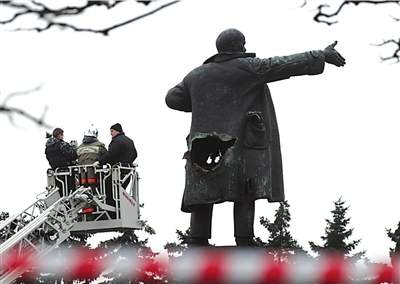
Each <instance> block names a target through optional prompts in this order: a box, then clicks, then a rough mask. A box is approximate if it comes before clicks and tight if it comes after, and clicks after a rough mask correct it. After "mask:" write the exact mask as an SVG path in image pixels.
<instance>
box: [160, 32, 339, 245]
mask: <svg viewBox="0 0 400 284" xmlns="http://www.w3.org/2000/svg"><path fill="white" fill-rule="evenodd" d="M245 43H246V42H245V37H244V35H243V34H242V33H241V32H240V31H238V30H236V29H228V30H225V31H223V32H222V33H221V34H220V35H219V36H218V38H217V40H216V46H217V50H218V53H217V54H216V55H214V56H212V57H211V58H209V59H207V60H206V61H205V62H204V64H203V65H201V66H199V67H197V68H195V69H194V70H193V71H191V72H190V73H189V74H187V76H186V77H185V78H184V79H183V81H182V82H181V83H179V84H178V85H176V86H175V87H173V88H172V89H170V90H169V91H168V94H167V96H166V103H167V105H168V106H169V107H170V108H172V109H175V110H180V111H185V112H192V123H191V128H190V133H189V136H188V138H187V144H188V151H187V152H186V153H185V155H184V158H186V159H187V162H186V167H185V169H186V184H185V191H184V195H183V200H182V208H181V209H182V211H184V212H191V221H190V243H191V244H198V245H207V244H208V239H209V238H211V218H212V210H213V204H216V203H221V202H225V201H232V202H234V234H235V239H236V243H237V245H239V246H252V245H257V243H256V242H255V241H254V239H253V238H254V232H253V226H254V201H255V200H257V199H260V198H265V199H267V200H268V201H269V202H280V201H284V200H285V196H284V190H283V175H282V159H281V151H280V142H279V132H278V125H277V121H276V116H275V110H274V106H273V103H272V99H271V94H270V92H269V89H268V86H267V84H266V83H269V82H273V81H278V80H283V79H288V78H290V77H291V76H299V75H316V74H321V73H322V72H323V70H324V66H325V62H327V63H330V64H334V65H335V66H338V67H339V66H344V64H345V60H344V58H343V57H342V56H341V55H340V54H339V53H338V52H337V51H336V50H335V49H334V46H335V45H336V42H335V43H333V44H331V45H329V46H328V47H327V48H325V49H324V50H316V51H309V52H304V53H299V54H294V55H290V56H279V57H278V56H277V57H272V58H268V59H261V58H257V57H256V55H255V54H254V53H246V49H245Z"/></svg>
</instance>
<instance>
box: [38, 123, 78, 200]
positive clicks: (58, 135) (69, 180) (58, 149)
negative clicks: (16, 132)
mask: <svg viewBox="0 0 400 284" xmlns="http://www.w3.org/2000/svg"><path fill="white" fill-rule="evenodd" d="M63 139H64V130H62V129H61V128H55V129H54V130H53V135H52V136H51V137H50V138H49V139H48V140H47V142H46V150H45V154H46V158H47V160H48V161H49V164H50V167H51V169H52V170H53V171H56V170H57V169H58V172H66V171H69V169H68V167H69V166H72V165H74V164H75V163H76V159H77V158H78V156H77V153H76V146H77V145H78V142H77V141H75V140H73V141H71V143H70V144H69V143H67V142H65V141H64V140H63ZM57 179H63V182H60V181H59V180H57ZM56 186H57V187H58V188H59V190H60V195H61V197H62V196H64V193H65V194H66V195H69V194H70V193H71V192H72V191H74V190H75V189H76V184H75V178H74V176H70V175H65V176H58V177H57V178H56ZM64 191H65V192H64Z"/></svg>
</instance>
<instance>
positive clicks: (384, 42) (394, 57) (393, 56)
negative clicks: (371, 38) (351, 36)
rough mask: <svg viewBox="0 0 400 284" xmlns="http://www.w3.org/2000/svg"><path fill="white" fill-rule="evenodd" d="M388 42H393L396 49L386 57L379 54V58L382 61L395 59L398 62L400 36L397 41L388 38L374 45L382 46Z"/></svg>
mask: <svg viewBox="0 0 400 284" xmlns="http://www.w3.org/2000/svg"><path fill="white" fill-rule="evenodd" d="M390 43H394V44H395V45H396V46H397V49H396V50H395V51H394V52H393V55H392V56H388V57H382V56H381V60H382V61H387V60H392V59H396V60H397V62H400V38H399V40H398V41H396V40H394V39H390V40H385V41H383V42H382V43H380V44H374V45H375V46H384V45H388V44H390Z"/></svg>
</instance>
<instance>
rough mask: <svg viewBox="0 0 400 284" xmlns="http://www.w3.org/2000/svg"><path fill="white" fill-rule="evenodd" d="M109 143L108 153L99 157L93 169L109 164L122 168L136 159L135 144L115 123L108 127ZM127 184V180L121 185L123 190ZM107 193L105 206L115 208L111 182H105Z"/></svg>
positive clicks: (122, 175)
mask: <svg viewBox="0 0 400 284" xmlns="http://www.w3.org/2000/svg"><path fill="white" fill-rule="evenodd" d="M110 134H111V137H112V139H111V142H110V144H109V145H108V152H107V153H105V154H104V155H103V156H101V157H100V158H99V159H98V161H96V162H94V164H93V166H94V167H100V166H101V165H105V164H110V165H112V166H113V165H116V164H118V163H121V164H122V165H123V166H126V165H132V163H133V162H134V161H135V159H136V157H137V151H136V148H135V144H134V143H133V141H132V139H130V138H129V137H128V136H126V135H125V133H124V132H123V130H122V126H121V124H119V123H116V124H114V125H112V126H111V127H110ZM127 173H128V170H122V171H121V177H120V178H121V179H123V178H124V176H125V175H126V174H127ZM128 183H129V179H128V180H127V181H126V182H125V183H124V184H123V185H122V186H123V187H124V188H126V186H127V185H128ZM106 191H107V192H106V193H107V198H106V200H107V204H109V205H113V206H115V200H114V199H113V193H112V184H111V181H110V180H108V181H107V185H106Z"/></svg>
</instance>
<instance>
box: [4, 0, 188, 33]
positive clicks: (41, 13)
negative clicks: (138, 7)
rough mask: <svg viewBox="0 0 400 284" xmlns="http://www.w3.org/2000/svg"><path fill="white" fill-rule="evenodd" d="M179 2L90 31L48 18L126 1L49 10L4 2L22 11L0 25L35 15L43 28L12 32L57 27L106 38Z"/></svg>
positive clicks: (91, 3) (76, 13) (70, 14)
mask: <svg viewBox="0 0 400 284" xmlns="http://www.w3.org/2000/svg"><path fill="white" fill-rule="evenodd" d="M179 1H180V0H174V1H171V2H170V3H167V4H164V5H162V6H160V7H158V8H156V9H154V10H152V11H149V12H147V13H145V14H143V15H140V16H137V17H134V18H132V19H130V20H127V21H124V22H122V23H119V24H115V25H113V26H111V27H108V28H105V29H91V28H81V27H77V26H75V25H72V24H69V23H66V22H56V21H53V20H51V19H50V18H57V17H59V16H76V15H80V14H82V13H84V12H85V11H87V10H88V9H90V8H91V7H94V6H105V7H106V8H107V9H109V10H110V9H112V8H114V7H116V6H117V5H118V4H120V3H124V2H126V1H115V2H111V1H87V2H86V4H85V5H84V6H80V7H78V6H67V7H63V8H61V9H51V8H49V7H47V6H45V5H44V4H43V3H39V2H36V1H34V0H33V1H32V3H33V4H35V5H36V6H38V7H37V8H32V7H30V6H29V5H26V4H16V3H13V2H11V1H4V2H1V4H2V5H4V6H8V7H10V8H15V9H23V10H24V11H22V12H18V13H15V14H14V15H13V16H12V17H11V18H10V19H8V20H4V21H0V24H9V23H12V22H13V21H14V20H16V19H17V18H18V17H21V16H24V15H27V14H36V15H37V16H38V17H39V18H40V19H42V20H44V21H45V22H47V25H46V26H45V27H33V28H17V29H15V30H13V31H37V32H43V31H46V30H48V29H50V28H51V27H52V26H58V27H62V28H70V29H72V30H74V31H76V32H92V33H100V34H103V35H105V36H107V35H108V34H109V32H110V31H111V30H114V29H116V28H119V27H122V26H125V25H128V24H130V23H132V22H134V21H137V20H139V19H142V18H144V17H147V16H149V15H151V14H154V13H155V12H158V11H160V10H162V9H164V8H166V7H168V6H171V5H173V4H175V3H178V2H179ZM137 2H138V3H143V4H145V5H148V4H149V3H150V2H151V1H137Z"/></svg>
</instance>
